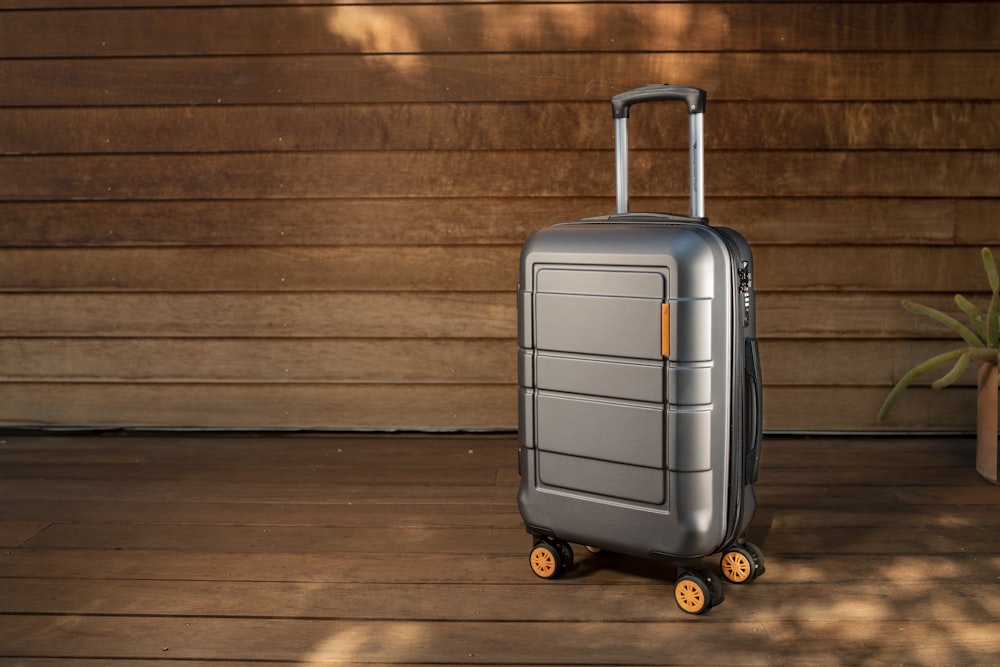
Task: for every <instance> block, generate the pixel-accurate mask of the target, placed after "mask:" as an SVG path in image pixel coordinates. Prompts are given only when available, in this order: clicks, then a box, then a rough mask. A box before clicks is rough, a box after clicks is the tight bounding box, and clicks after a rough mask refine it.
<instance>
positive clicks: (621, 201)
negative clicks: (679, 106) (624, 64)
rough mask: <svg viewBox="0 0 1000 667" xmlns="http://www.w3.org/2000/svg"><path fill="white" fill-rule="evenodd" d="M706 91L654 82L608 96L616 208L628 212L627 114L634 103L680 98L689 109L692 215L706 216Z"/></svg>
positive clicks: (619, 211)
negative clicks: (611, 123) (613, 154)
mask: <svg viewBox="0 0 1000 667" xmlns="http://www.w3.org/2000/svg"><path fill="white" fill-rule="evenodd" d="M705 98H706V93H705V91H704V90H702V89H701V88H687V87H684V86H671V85H669V84H665V83H654V84H651V85H649V86H643V87H642V88H634V89H632V90H627V91H625V92H624V93H619V94H618V95H615V96H614V97H613V98H611V115H612V117H613V118H614V120H615V183H616V189H617V211H618V213H620V214H621V213H628V114H629V109H630V108H631V107H632V105H634V104H638V103H640V102H653V101H661V100H680V101H683V102H684V103H685V106H686V107H687V111H688V118H689V121H688V122H689V126H690V146H691V159H690V162H691V216H692V217H694V218H703V217H705V193H704V184H703V183H704V179H705V168H704V147H703V145H702V143H703V142H702V137H703V135H704V125H703V119H704V116H705Z"/></svg>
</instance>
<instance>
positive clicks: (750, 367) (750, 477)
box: [744, 338, 764, 484]
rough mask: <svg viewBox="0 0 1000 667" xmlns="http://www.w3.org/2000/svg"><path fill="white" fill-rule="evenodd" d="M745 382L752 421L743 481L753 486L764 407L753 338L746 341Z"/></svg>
mask: <svg viewBox="0 0 1000 667" xmlns="http://www.w3.org/2000/svg"><path fill="white" fill-rule="evenodd" d="M746 364H747V368H746V380H747V382H748V384H749V385H750V386H749V387H744V391H745V392H746V396H747V398H748V399H749V401H750V402H752V403H753V406H752V407H751V408H750V409H749V412H750V415H749V418H751V419H753V423H752V425H750V427H749V428H748V429H747V431H748V433H747V435H748V436H749V438H748V439H749V440H750V443H749V445H748V447H747V451H746V462H745V463H746V469H745V472H744V475H745V477H744V479H745V480H746V481H747V483H750V484H753V483H755V482H756V481H757V473H758V472H759V471H760V450H761V442H762V441H763V439H764V406H763V404H762V402H761V385H760V351H759V350H758V348H757V341H756V340H755V339H753V338H748V339H747V340H746Z"/></svg>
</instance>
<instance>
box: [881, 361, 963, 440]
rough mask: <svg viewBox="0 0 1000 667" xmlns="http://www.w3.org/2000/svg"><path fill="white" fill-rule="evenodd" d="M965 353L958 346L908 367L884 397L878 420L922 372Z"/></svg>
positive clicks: (882, 419)
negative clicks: (905, 372) (908, 369)
mask: <svg viewBox="0 0 1000 667" xmlns="http://www.w3.org/2000/svg"><path fill="white" fill-rule="evenodd" d="M977 347H981V346H977ZM966 355H968V350H966V349H965V348H959V349H957V350H952V351H950V352H945V353H944V354H939V355H937V356H936V357H931V358H930V359H928V360H927V361H925V362H923V363H922V364H919V365H917V366H915V367H913V368H912V369H910V371H909V372H908V373H907V374H906V375H904V376H903V377H902V378H900V380H899V382H897V383H896V386H895V387H893V388H892V391H890V392H889V396H888V397H886V399H885V403H883V404H882V409H881V410H879V413H878V420H879V421H885V417H886V415H887V414H888V413H889V408H891V407H892V404H893V403H895V402H896V399H897V398H899V395H900V394H902V393H903V390H904V389H906V388H907V387H909V386H910V383H911V382H913V381H914V380H916V379H917V378H918V377H920V376H921V375H923V374H924V373H926V372H928V371H932V370H934V369H935V368H937V367H938V366H940V365H941V364H944V363H947V362H949V361H951V360H953V359H958V358H959V357H962V356H966Z"/></svg>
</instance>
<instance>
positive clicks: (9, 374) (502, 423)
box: [0, 0, 1000, 431]
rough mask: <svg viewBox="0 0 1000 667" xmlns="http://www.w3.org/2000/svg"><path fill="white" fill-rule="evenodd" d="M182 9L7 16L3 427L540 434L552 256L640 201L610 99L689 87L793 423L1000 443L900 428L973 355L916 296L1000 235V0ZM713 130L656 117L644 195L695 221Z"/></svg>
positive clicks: (649, 126)
mask: <svg viewBox="0 0 1000 667" xmlns="http://www.w3.org/2000/svg"><path fill="white" fill-rule="evenodd" d="M98 4H99V8H94V7H95V6H96V5H98ZM151 4H153V3H146V2H142V1H140V0H107V1H105V2H101V3H91V2H89V1H87V0H0V58H2V60H0V313H2V316H0V425H8V426H72V427H119V426H135V427H193V428H201V427H209V428H373V429H408V428H431V429H441V428H443V429H452V428H463V429H464V428H468V429H493V428H513V427H514V426H515V425H516V389H515V383H516V374H515V351H516V343H515V340H514V335H515V331H514V330H515V311H514V300H515V293H514V288H515V283H516V281H517V257H518V252H519V247H520V245H521V244H522V243H523V241H524V240H525V238H526V237H527V236H528V235H529V234H530V233H531V232H532V231H533V230H535V229H538V228H540V227H543V226H547V225H549V224H551V223H554V222H557V221H560V220H567V219H573V218H576V217H578V216H583V215H594V214H600V213H606V212H611V210H612V209H613V207H614V201H613V190H614V177H613V151H612V149H613V141H612V124H611V119H610V108H609V106H610V105H609V104H608V99H609V98H610V97H611V96H612V95H613V94H614V93H616V92H619V91H621V90H625V89H627V88H631V87H634V86H638V85H642V84H646V83H651V82H663V81H669V82H671V83H679V84H688V85H698V86H701V87H704V88H706V89H707V90H708V91H709V106H708V114H707V116H706V134H707V158H706V160H707V167H706V181H707V191H708V197H707V206H706V209H707V212H708V214H709V216H710V217H711V218H712V220H713V222H715V223H717V224H724V225H727V226H732V227H736V228H737V229H740V230H741V231H743V232H744V233H745V235H746V236H747V237H748V238H749V239H750V240H751V242H752V243H753V244H754V246H755V251H756V256H757V262H758V275H757V287H758V289H759V325H760V334H761V337H762V353H763V363H764V374H765V381H766V394H765V419H766V427H767V428H768V429H770V430H772V431H775V430H873V429H879V428H887V429H893V430H901V429H902V430H906V429H932V430H968V429H970V428H971V425H972V419H973V417H972V402H973V394H972V390H971V389H969V388H968V387H966V388H964V389H955V390H951V391H945V392H934V393H932V392H931V390H930V389H928V388H918V389H916V390H914V391H912V392H910V393H909V394H908V395H906V396H905V397H904V399H903V401H902V402H901V403H900V404H899V405H898V406H897V410H896V411H895V412H894V413H893V418H892V419H891V421H890V422H888V423H886V424H879V423H878V422H876V420H875V415H876V412H877V410H878V407H879V405H880V403H881V401H882V399H883V398H884V396H885V394H886V392H887V390H888V388H889V386H891V385H892V384H893V383H894V381H895V380H896V379H897V378H898V377H899V376H900V374H901V373H902V372H904V371H905V370H906V368H908V367H909V365H910V364H911V363H912V362H914V361H916V360H919V359H921V358H923V357H924V356H925V355H927V354H929V353H931V352H933V351H937V350H939V349H944V347H946V346H947V345H948V340H947V336H946V335H945V334H943V332H942V331H941V330H940V329H938V328H936V327H935V326H934V325H932V324H929V323H928V322H924V321H922V320H921V319H920V318H918V317H916V316H912V315H909V314H907V313H905V312H904V311H903V310H902V309H901V308H900V307H899V300H900V298H901V297H904V296H905V297H909V298H914V299H917V300H920V301H924V302H927V303H930V304H935V305H942V306H947V305H948V304H949V301H950V294H951V293H953V292H955V291H963V292H967V293H970V295H971V293H977V292H981V291H982V289H983V287H984V284H985V281H984V279H983V277H982V272H981V267H980V266H979V264H978V248H979V247H980V246H982V245H984V244H989V245H991V246H993V247H994V249H995V250H997V251H1000V216H998V215H997V212H998V207H997V202H998V199H997V198H998V197H1000V78H998V76H997V72H998V70H1000V3H989V2H955V3H951V2H949V3H934V2H913V3H908V2H890V3H875V2H862V3H857V2H817V3H788V2H773V3H766V2H761V3H750V2H732V3H716V2H692V3H683V2H680V3H656V2H652V3H630V2H603V3H597V2H588V1H583V0H581V1H578V2H553V3H539V4H528V3H514V4H501V3H494V2H487V1H481V2H468V3H457V4H456V3H451V2H449V3H444V2H440V3H429V4H413V3H407V2H388V1H385V2H380V1H378V0H370V1H365V0H360V1H358V2H353V3H346V2H337V1H330V2H310V3H304V2H296V1H295V0H269V1H264V0H259V1H257V0H225V1H224V2H223V1H221V0H220V1H214V0H159V1H158V2H157V3H155V5H156V6H155V7H151V6H150V5H151ZM684 123H685V119H684V117H683V114H682V113H681V112H680V110H679V109H675V108H673V107H665V112H663V113H657V112H655V111H650V112H647V111H646V108H639V109H637V110H636V111H635V112H634V113H633V122H632V126H631V128H630V129H631V134H632V138H633V146H634V148H635V151H634V152H633V156H634V161H633V167H632V172H633V176H634V190H633V204H634V206H633V208H634V209H636V208H638V209H646V210H674V211H681V212H683V211H684V210H685V208H686V206H687V203H686V199H685V190H684V187H685V178H686V177H685V174H684V171H683V168H681V169H678V167H681V166H682V165H683V164H684V139H683V135H684V133H685V131H686V125H685V124H684ZM970 382H972V376H971V375H970V376H969V377H968V378H967V379H966V381H965V384H969V383H970Z"/></svg>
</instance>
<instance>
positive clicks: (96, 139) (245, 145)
mask: <svg viewBox="0 0 1000 667" xmlns="http://www.w3.org/2000/svg"><path fill="white" fill-rule="evenodd" d="M713 92H714V91H713ZM710 97H713V99H712V107H711V108H712V111H711V115H710V117H709V118H708V119H707V120H706V135H707V138H708V140H709V141H708V145H707V148H708V151H709V153H708V157H709V160H712V159H713V156H714V155H715V152H716V151H720V150H759V149H774V150H838V149H851V150H917V149H919V150H956V149H983V150H986V149H991V148H995V147H996V146H997V145H998V144H1000V128H997V126H996V123H994V122H993V119H994V118H995V117H996V114H997V108H998V106H1000V104H998V103H997V102H995V101H986V100H982V101H975V102H972V101H928V102H897V101H885V102H840V101H828V102H813V101H806V100H804V101H798V102H784V101H779V102H758V101H745V102H726V101H722V102H716V101H715V100H714V96H712V95H710ZM676 120H677V118H676V117H675V116H674V115H673V114H670V113H669V112H668V111H663V110H659V109H657V110H646V109H641V108H640V109H637V110H636V111H635V112H634V114H633V117H632V120H631V121H630V124H629V125H630V133H629V134H630V136H631V137H632V141H631V144H632V148H634V149H638V150H677V149H682V148H684V147H685V145H686V139H685V137H686V136H687V128H686V127H684V126H683V125H682V124H678V123H676ZM681 120H683V118H681ZM3 124H4V126H5V127H6V128H7V132H6V134H5V136H4V137H3V138H2V139H0V142H2V143H0V147H2V149H3V152H4V153H7V154H18V153H20V154H33V155H37V154H59V155H66V154H72V153H190V152H197V153H216V152H218V153H223V152H264V151H267V152H271V151H274V152H293V151H351V150H394V151H399V150H582V149H590V150H596V149H605V150H606V149H609V148H611V147H612V146H613V143H612V137H611V136H610V132H609V128H610V127H611V119H610V118H609V114H608V103H607V101H601V102H579V103H558V102H538V103H532V102H507V103H496V102H483V103H476V104H469V103H466V104H460V103H445V104H321V105H265V106H196V107H148V106H141V107H86V108H73V107H66V108H41V109H39V108H31V109H18V108H11V109H6V110H5V111H4V118H3ZM246 127H254V128H256V129H255V131H254V132H246V131H245V129H244V128H246ZM417 128H419V130H418V129H417ZM710 164H711V162H710Z"/></svg>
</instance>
